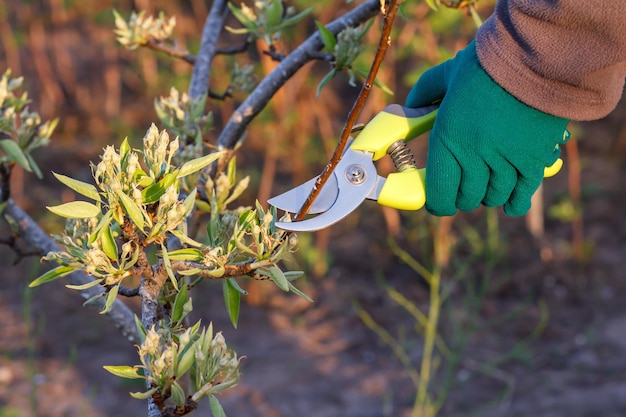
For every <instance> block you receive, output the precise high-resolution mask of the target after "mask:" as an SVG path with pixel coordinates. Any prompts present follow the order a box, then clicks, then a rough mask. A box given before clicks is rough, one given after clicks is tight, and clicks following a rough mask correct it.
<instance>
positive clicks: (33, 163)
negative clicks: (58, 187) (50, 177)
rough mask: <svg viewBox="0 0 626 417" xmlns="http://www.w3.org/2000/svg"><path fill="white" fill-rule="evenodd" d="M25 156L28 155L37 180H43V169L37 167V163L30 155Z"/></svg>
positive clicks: (29, 163) (27, 157)
mask: <svg viewBox="0 0 626 417" xmlns="http://www.w3.org/2000/svg"><path fill="white" fill-rule="evenodd" d="M25 155H26V159H28V165H30V167H31V168H32V170H33V172H34V173H35V175H36V176H37V178H39V179H42V178H43V174H42V173H41V169H39V165H37V162H35V160H34V159H33V157H32V156H31V155H30V154H29V153H27V154H25Z"/></svg>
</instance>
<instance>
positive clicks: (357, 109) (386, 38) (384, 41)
mask: <svg viewBox="0 0 626 417" xmlns="http://www.w3.org/2000/svg"><path fill="white" fill-rule="evenodd" d="M402 1H403V0H392V1H391V4H390V5H389V7H388V8H387V10H385V9H384V8H383V6H382V2H381V12H382V13H383V16H384V21H385V23H384V25H383V32H382V34H381V35H380V41H379V43H378V49H377V50H376V55H375V56H374V62H372V66H371V68H370V71H369V74H367V79H366V80H365V83H364V84H363V87H362V88H361V92H360V93H359V96H358V97H357V99H356V101H355V103H354V106H353V107H352V109H351V110H350V113H349V114H348V120H347V121H346V124H345V126H344V127H343V131H342V132H341V138H340V139H339V143H338V144H337V147H336V148H335V151H334V152H333V155H332V157H331V159H330V161H329V162H328V164H327V165H326V167H324V170H323V171H322V173H321V174H320V175H319V177H317V180H315V185H314V186H313V189H312V190H311V193H310V194H309V196H308V197H307V199H306V200H305V201H304V204H302V207H301V208H300V210H299V211H298V213H296V215H295V217H294V221H299V220H302V219H303V218H304V216H306V214H307V213H308V211H309V209H310V208H311V206H312V205H313V203H314V202H315V199H316V198H317V196H318V195H319V194H320V192H321V191H322V188H323V187H324V184H325V183H326V181H327V180H328V178H329V177H330V176H331V174H332V172H333V171H334V170H335V168H336V167H337V165H338V164H339V161H340V160H341V155H343V152H344V150H345V148H346V145H347V143H348V139H349V137H350V132H351V131H352V126H354V123H355V122H356V120H357V118H358V117H359V114H360V113H361V110H362V109H363V106H364V105H365V101H366V100H367V97H368V96H369V93H370V91H371V89H372V85H373V84H374V80H375V79H376V73H378V69H379V68H380V65H381V64H382V62H383V58H384V57H385V54H386V53H387V49H388V48H389V45H390V44H391V28H392V27H393V21H394V19H395V17H396V14H397V13H398V9H399V7H400V4H401V3H402Z"/></svg>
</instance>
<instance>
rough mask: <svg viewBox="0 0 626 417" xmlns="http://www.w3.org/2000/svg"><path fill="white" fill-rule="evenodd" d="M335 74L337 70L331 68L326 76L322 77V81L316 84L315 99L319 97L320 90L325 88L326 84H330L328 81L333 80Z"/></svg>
mask: <svg viewBox="0 0 626 417" xmlns="http://www.w3.org/2000/svg"><path fill="white" fill-rule="evenodd" d="M335 74H337V68H333V69H331V70H330V71H328V74H326V75H325V76H324V78H322V81H320V83H319V84H318V86H317V93H316V94H315V97H319V96H320V93H321V92H322V88H324V87H325V86H326V84H328V83H329V82H330V80H332V79H333V77H334V76H335Z"/></svg>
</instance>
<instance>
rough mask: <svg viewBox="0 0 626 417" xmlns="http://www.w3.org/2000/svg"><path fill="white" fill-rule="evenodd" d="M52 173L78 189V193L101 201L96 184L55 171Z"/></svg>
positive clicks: (64, 182)
mask: <svg viewBox="0 0 626 417" xmlns="http://www.w3.org/2000/svg"><path fill="white" fill-rule="evenodd" d="M52 175H54V176H55V177H56V179H57V180H59V181H60V182H61V183H63V184H65V185H67V186H68V187H69V188H71V189H72V190H74V191H76V192H77V193H78V194H80V195H84V196H85V197H88V198H91V199H92V200H96V201H100V194H98V190H97V189H96V187H95V186H93V185H91V184H88V183H86V182H82V181H78V180H75V179H74V178H70V177H67V176H65V175H61V174H57V173H56V172H53V173H52Z"/></svg>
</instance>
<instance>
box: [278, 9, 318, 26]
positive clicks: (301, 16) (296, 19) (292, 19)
mask: <svg viewBox="0 0 626 417" xmlns="http://www.w3.org/2000/svg"><path fill="white" fill-rule="evenodd" d="M312 11H313V8H312V7H309V8H307V9H304V10H303V11H301V12H300V13H298V14H295V15H293V16H291V17H288V18H287V19H283V21H282V22H281V23H280V26H279V27H278V28H279V29H283V28H286V27H287V26H291V25H293V24H296V23H298V22H299V21H300V20H302V19H304V18H305V17H306V15H308V14H309V13H311V12H312Z"/></svg>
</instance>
